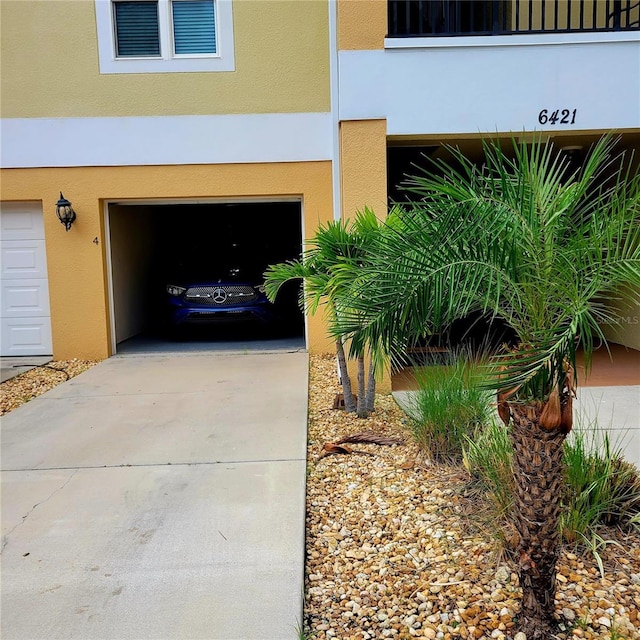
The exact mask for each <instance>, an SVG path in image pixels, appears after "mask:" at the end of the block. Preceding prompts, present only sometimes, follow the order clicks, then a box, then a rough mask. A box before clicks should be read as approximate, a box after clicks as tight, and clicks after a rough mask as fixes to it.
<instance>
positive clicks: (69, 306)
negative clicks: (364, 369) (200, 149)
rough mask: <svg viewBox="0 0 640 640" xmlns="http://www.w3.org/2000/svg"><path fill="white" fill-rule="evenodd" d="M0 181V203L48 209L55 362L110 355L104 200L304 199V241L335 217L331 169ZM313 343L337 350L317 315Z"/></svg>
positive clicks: (10, 177)
mask: <svg viewBox="0 0 640 640" xmlns="http://www.w3.org/2000/svg"><path fill="white" fill-rule="evenodd" d="M0 180H1V184H2V192H1V197H2V200H7V201H11V200H14V201H22V200H40V201H42V204H43V209H44V223H45V239H46V249H47V267H48V272H49V293H50V299H51V322H52V333H53V352H54V353H53V355H54V357H55V358H57V359H67V358H73V357H77V358H104V357H107V356H108V355H111V337H110V321H109V300H108V296H109V293H108V286H107V255H106V243H105V235H104V202H105V200H118V201H122V200H125V199H131V198H134V199H135V198H138V199H142V198H149V199H160V198H213V197H222V198H224V197H247V198H249V197H274V198H277V197H285V196H302V199H303V215H304V220H303V224H304V230H305V236H306V237H309V236H311V235H312V234H313V232H314V229H315V228H316V227H317V225H318V224H319V223H320V222H327V221H329V220H331V219H332V218H333V208H332V188H331V163H330V162H306V163H280V164H276V163H273V164H248V165H188V166H163V167H107V168H96V167H91V168H62V169H54V168H50V169H6V170H3V171H2V172H1V173H0ZM60 190H62V191H63V192H64V195H65V196H66V197H67V198H68V199H69V200H70V201H71V202H72V203H73V207H74V209H75V211H76V212H77V215H78V219H77V221H76V222H75V224H74V225H73V227H72V228H71V230H70V231H68V232H66V231H65V229H64V227H63V226H62V225H61V224H60V222H59V221H58V220H57V218H56V216H55V203H56V201H57V200H58V197H59V191H60ZM277 224H278V221H277V220H274V225H277ZM94 239H96V240H97V244H96V243H94ZM308 340H309V348H310V350H311V351H312V352H320V353H326V352H331V351H333V346H332V343H331V341H330V340H328V339H327V337H326V331H325V325H324V324H323V321H322V317H321V315H320V314H317V315H316V316H315V317H311V318H309V320H308Z"/></svg>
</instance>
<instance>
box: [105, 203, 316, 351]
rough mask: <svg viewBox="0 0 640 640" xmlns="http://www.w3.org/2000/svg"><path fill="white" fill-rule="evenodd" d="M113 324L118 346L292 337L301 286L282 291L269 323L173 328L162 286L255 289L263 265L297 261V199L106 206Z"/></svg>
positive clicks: (298, 333)
mask: <svg viewBox="0 0 640 640" xmlns="http://www.w3.org/2000/svg"><path fill="white" fill-rule="evenodd" d="M109 235H110V237H109V240H110V250H111V263H112V264H111V274H112V293H113V320H114V326H115V343H116V345H117V349H118V350H120V346H121V345H122V343H124V342H125V341H132V339H133V340H140V339H141V338H144V339H150V340H153V341H155V342H157V341H173V342H175V343H185V344H186V343H189V342H194V341H197V342H205V343H206V342H209V343H212V344H213V343H220V342H225V341H238V340H242V341H251V340H269V339H281V338H285V337H286V338H299V339H300V341H301V342H302V344H304V317H303V314H302V312H301V310H300V308H299V306H298V297H299V291H300V283H298V282H292V283H289V284H287V285H285V287H283V288H282V290H281V291H280V293H279V295H278V299H277V300H276V303H275V305H274V306H273V311H274V313H273V319H270V321H269V322H262V321H256V320H254V319H253V318H251V319H247V318H245V317H240V316H237V319H236V317H229V318H227V319H225V320H226V321H224V322H220V321H218V320H215V321H210V320H209V319H208V318H207V319H206V321H204V322H202V323H198V324H194V323H189V324H184V325H180V326H179V330H178V328H177V327H176V326H174V323H173V321H172V320H171V318H172V316H171V313H170V307H169V304H168V299H169V295H168V293H167V286H168V285H182V286H185V285H186V286H189V285H190V284H192V283H203V282H208V283H213V284H214V285H215V283H218V282H226V281H227V280H229V279H230V278H231V277H232V278H234V280H236V281H238V282H243V283H245V282H246V283H250V284H251V285H252V286H254V287H255V286H259V285H261V284H262V282H263V276H262V274H263V273H264V271H265V269H266V268H267V266H268V265H270V264H274V263H277V262H283V261H286V260H292V259H297V258H299V257H300V253H301V247H302V215H301V203H300V202H299V201H288V202H227V203H209V204H200V203H198V204H195V203H184V204H129V203H126V204H125V203H122V204H120V203H118V204H110V205H109Z"/></svg>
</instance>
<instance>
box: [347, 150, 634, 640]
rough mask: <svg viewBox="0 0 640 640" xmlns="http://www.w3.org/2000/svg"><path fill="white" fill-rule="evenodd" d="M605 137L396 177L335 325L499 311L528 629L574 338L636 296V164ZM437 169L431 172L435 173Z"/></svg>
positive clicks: (541, 592)
mask: <svg viewBox="0 0 640 640" xmlns="http://www.w3.org/2000/svg"><path fill="white" fill-rule="evenodd" d="M614 145H615V140H613V139H611V138H604V139H602V140H601V141H600V142H599V143H597V144H596V145H594V146H593V148H592V149H591V150H590V152H589V154H588V156H587V159H586V160H585V162H584V164H583V166H582V167H581V168H578V169H574V168H572V166H573V165H570V163H569V161H568V159H567V158H566V157H563V155H562V153H558V152H557V151H556V150H554V147H553V145H552V144H551V143H548V142H541V141H536V142H534V143H533V144H531V145H530V146H529V145H526V144H524V143H517V142H515V141H513V142H512V144H511V145H509V149H507V150H503V149H501V147H500V145H499V144H498V143H485V145H484V154H485V163H484V165H483V166H477V165H475V164H474V163H473V162H471V161H470V160H468V159H466V158H465V157H464V156H463V155H462V154H461V153H459V152H457V151H454V150H452V152H453V154H454V157H455V161H456V163H457V165H458V169H453V168H451V167H450V166H447V165H446V164H444V163H442V162H435V163H434V165H435V166H433V167H432V169H433V170H434V171H433V172H429V171H426V170H425V171H420V173H419V174H418V175H416V176H414V177H413V178H411V179H410V180H409V182H408V183H407V184H406V188H407V189H408V190H409V192H410V193H412V194H413V195H414V196H416V201H415V202H414V203H413V204H412V205H409V206H407V207H406V208H404V209H402V210H401V209H398V210H397V211H396V215H395V216H394V223H393V225H392V226H391V227H390V228H388V229H387V231H386V232H385V233H380V234H378V235H377V236H376V237H375V238H374V241H373V243H372V246H371V247H370V249H369V251H370V256H369V257H368V259H367V260H366V261H365V263H366V265H367V266H366V267H365V268H364V269H363V270H362V271H361V273H360V275H359V277H358V279H357V280H356V281H354V283H353V284H352V286H351V288H350V290H349V291H347V292H346V295H341V296H340V297H338V299H337V300H336V309H337V314H336V319H337V323H336V327H335V330H337V331H339V332H340V333H341V334H343V335H347V336H350V337H351V338H352V342H353V345H354V347H353V348H354V349H356V350H357V349H358V348H360V347H361V345H362V344H363V343H365V342H369V341H373V342H374V343H376V344H379V345H382V346H383V347H384V348H385V349H386V350H387V351H388V352H389V353H391V354H398V353H401V352H402V350H403V349H404V348H406V346H407V344H409V343H410V341H411V340H412V339H414V338H415V336H417V335H427V334H429V332H432V331H438V330H440V329H442V328H443V327H446V326H447V325H449V324H450V323H451V322H452V321H454V320H455V319H456V318H462V317H465V316H467V315H468V314H471V313H481V314H484V315H485V316H487V317H490V318H494V319H500V320H501V321H503V322H504V323H506V325H507V326H508V327H510V329H511V330H512V331H513V333H514V335H515V336H516V339H515V342H514V343H513V344H512V345H511V346H510V347H509V348H508V349H505V351H503V352H502V353H501V354H500V355H498V356H497V357H496V360H495V361H496V362H497V363H498V367H496V368H494V369H493V372H494V373H493V383H494V388H496V389H498V390H499V393H498V401H499V413H500V416H501V417H502V419H503V421H504V422H505V424H506V425H507V426H509V425H510V427H509V428H510V434H511V442H512V446H513V450H514V464H515V471H514V474H515V481H516V496H515V507H514V513H513V518H514V522H515V525H516V527H517V530H518V533H519V542H518V546H517V549H516V556H517V561H518V571H519V576H520V584H521V587H522V592H523V596H522V610H521V616H520V618H519V624H520V627H521V630H522V631H524V633H526V635H527V638H528V639H529V640H532V639H539V638H545V639H546V638H549V637H550V636H551V634H552V633H553V629H554V617H553V614H554V595H555V587H556V583H555V576H556V561H557V557H558V552H559V542H560V541H559V535H558V519H559V514H560V509H561V504H560V501H559V500H560V496H561V494H562V491H561V487H562V486H563V467H562V445H563V442H564V440H565V438H566V436H567V433H568V432H569V430H570V429H571V424H572V397H573V394H574V390H575V385H576V382H577V377H576V349H577V347H578V345H581V347H582V349H583V350H584V352H585V355H586V356H587V361H588V359H589V355H590V353H591V351H592V349H593V336H596V337H597V338H598V339H604V336H603V335H602V331H601V326H602V325H603V324H604V323H606V322H609V321H611V320H612V319H614V320H615V310H614V302H615V297H616V292H617V291H619V287H620V286H623V285H630V286H631V291H632V294H631V295H633V296H634V298H635V300H639V299H640V178H639V176H638V174H637V173H633V172H631V170H630V169H629V167H630V166H631V165H630V163H629V162H625V161H624V158H621V157H614V156H613V150H614ZM436 172H437V173H436Z"/></svg>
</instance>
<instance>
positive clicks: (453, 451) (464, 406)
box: [406, 354, 491, 462]
mask: <svg viewBox="0 0 640 640" xmlns="http://www.w3.org/2000/svg"><path fill="white" fill-rule="evenodd" d="M479 375H480V374H479V367H478V365H476V364H475V363H474V362H473V361H472V360H471V359H470V358H468V357H466V356H465V355H463V354H457V355H454V357H453V358H452V360H451V363H450V364H445V365H442V364H436V363H435V362H434V363H432V364H429V365H428V366H425V367H422V368H420V369H419V370H418V371H417V373H416V381H417V384H418V390H417V391H416V392H413V393H411V394H410V396H409V400H408V401H407V405H406V411H407V413H408V414H409V416H410V417H411V427H412V431H413V436H414V438H415V440H416V442H417V443H418V444H419V445H420V446H421V447H422V448H423V450H424V451H425V452H426V453H427V455H428V456H429V457H430V458H432V459H434V460H438V461H445V462H452V461H459V460H460V459H461V458H462V450H463V444H464V442H465V441H466V439H467V438H472V439H473V437H474V436H475V435H476V434H477V433H478V432H479V431H480V428H481V427H482V426H484V425H485V424H487V422H488V421H489V417H490V415H491V409H490V400H491V398H490V395H489V394H488V393H487V391H485V390H483V389H482V388H481V386H480V384H479Z"/></svg>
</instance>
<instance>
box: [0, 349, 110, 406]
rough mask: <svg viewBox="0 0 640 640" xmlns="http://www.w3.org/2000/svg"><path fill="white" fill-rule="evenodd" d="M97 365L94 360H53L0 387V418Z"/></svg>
mask: <svg viewBox="0 0 640 640" xmlns="http://www.w3.org/2000/svg"><path fill="white" fill-rule="evenodd" d="M95 364H97V361H94V360H76V359H73V360H54V361H52V362H49V363H48V364H46V365H41V366H38V367H35V368H34V369H31V370H30V371H25V373H21V374H20V375H17V376H16V377H15V378H11V379H10V380H7V381H6V382H3V383H2V384H1V385H0V416H3V415H4V414H5V413H9V411H13V409H16V408H17V407H19V406H20V405H23V404H24V403H25V402H29V400H31V399H33V398H36V397H37V396H39V395H41V394H43V393H44V392H45V391H49V389H53V387H55V386H57V385H59V384H60V383H62V382H66V381H67V380H69V379H71V378H73V377H74V376H77V375H78V374H79V373H82V372H83V371H86V370H87V369H89V368H91V367H93V365H95Z"/></svg>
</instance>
